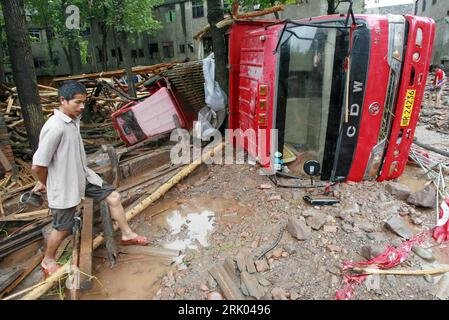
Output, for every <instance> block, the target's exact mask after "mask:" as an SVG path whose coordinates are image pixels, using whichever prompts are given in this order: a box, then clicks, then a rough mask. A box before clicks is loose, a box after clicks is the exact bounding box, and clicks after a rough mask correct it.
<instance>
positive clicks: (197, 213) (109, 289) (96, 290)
mask: <svg viewBox="0 0 449 320" xmlns="http://www.w3.org/2000/svg"><path fill="white" fill-rule="evenodd" d="M251 214H252V212H251V211H250V210H249V209H248V208H246V207H244V206H242V205H240V204H239V203H238V202H237V201H235V200H234V199H225V198H220V197H212V196H202V197H196V198H182V199H171V198H165V199H162V200H161V201H158V202H157V203H156V204H154V205H152V206H150V207H149V208H147V209H146V210H145V212H144V213H142V215H143V217H142V218H143V219H142V220H141V223H140V225H139V226H138V232H139V233H141V234H144V235H147V236H151V237H153V238H155V239H156V240H155V241H154V246H156V247H162V248H167V249H176V250H182V252H183V253H184V252H185V251H186V250H201V249H202V248H206V247H208V246H210V236H211V234H212V233H213V232H214V231H215V230H217V229H218V228H220V227H221V226H222V225H223V224H224V225H226V224H229V223H240V222H241V221H242V220H243V219H244V218H243V217H245V216H248V215H251ZM152 245H153V244H152ZM181 257H182V255H181ZM179 262H181V259H178V261H177V263H174V264H172V265H168V264H167V262H166V261H163V260H161V259H156V258H154V257H150V256H142V255H125V254H120V256H119V259H118V263H117V266H116V267H115V268H112V269H111V268H110V267H109V262H108V261H107V259H105V258H104V257H103V258H100V257H95V258H94V261H93V270H94V276H95V277H96V279H98V281H97V280H93V287H92V289H90V290H89V291H87V292H84V293H82V294H81V297H80V298H81V299H83V300H97V299H101V300H103V299H105V300H108V299H110V300H116V299H142V300H144V299H152V298H153V297H154V296H155V294H156V292H157V291H158V290H159V285H160V281H161V279H162V277H164V275H165V274H166V273H167V272H168V271H169V270H175V269H176V268H177V266H178V263H179Z"/></svg>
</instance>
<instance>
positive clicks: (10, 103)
mask: <svg viewBox="0 0 449 320" xmlns="http://www.w3.org/2000/svg"><path fill="white" fill-rule="evenodd" d="M7 103H8V106H7V107H6V112H5V114H8V113H10V112H11V108H12V104H13V103H14V99H13V97H12V96H9V97H8V100H7Z"/></svg>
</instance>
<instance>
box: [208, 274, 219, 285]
mask: <svg viewBox="0 0 449 320" xmlns="http://www.w3.org/2000/svg"><path fill="white" fill-rule="evenodd" d="M207 285H208V286H209V288H215V287H216V286H217V285H218V284H217V281H215V279H214V278H213V277H212V276H211V275H210V274H209V275H208V277H207Z"/></svg>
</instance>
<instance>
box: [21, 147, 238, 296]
mask: <svg viewBox="0 0 449 320" xmlns="http://www.w3.org/2000/svg"><path fill="white" fill-rule="evenodd" d="M223 147H224V142H222V143H219V144H218V145H217V146H215V148H214V149H213V150H212V151H210V152H207V153H204V154H203V155H202V156H201V158H200V159H197V160H195V161H194V162H193V163H191V164H190V165H188V166H187V167H186V168H184V169H183V170H181V172H180V173H178V174H177V175H176V176H175V177H173V178H172V179H170V181H169V182H168V183H166V184H164V185H162V186H161V187H159V188H158V190H157V191H156V192H154V193H152V194H151V195H150V196H149V197H148V198H146V199H144V200H143V201H142V202H141V203H139V204H138V205H137V206H136V207H134V208H133V209H131V210H130V211H128V212H127V213H126V220H127V221H129V220H131V219H132V218H134V217H135V216H137V215H138V214H139V213H141V212H142V211H143V210H145V209H146V208H147V207H148V206H149V205H150V204H151V203H153V202H154V201H156V200H157V199H159V198H160V197H161V196H163V195H164V194H165V193H166V192H167V191H168V190H170V188H171V187H173V186H174V185H175V184H176V183H178V182H179V181H181V179H183V178H185V177H186V176H188V175H189V174H190V173H191V172H193V170H195V169H196V168H197V167H198V166H199V165H200V164H201V163H202V162H203V161H207V159H209V158H210V157H212V156H213V155H214V154H215V153H216V152H219V151H220V150H221V149H222V148H223ZM103 241H104V237H103V236H102V235H99V236H97V237H96V238H95V239H94V244H93V248H94V250H95V249H96V248H97V247H98V246H100V244H101V243H102V242H103ZM68 268H69V263H66V264H65V265H64V266H62V267H61V268H59V269H58V271H56V272H55V273H54V274H52V275H51V276H50V277H49V278H48V279H47V280H46V281H44V282H42V283H40V284H39V285H36V286H33V288H28V290H27V291H26V292H28V291H29V292H28V294H26V295H25V296H24V297H22V298H21V299H22V300H36V299H38V298H39V297H41V296H42V295H43V294H45V293H46V292H47V291H48V290H49V289H50V288H51V287H52V286H53V285H54V284H55V283H56V282H57V281H58V280H59V279H60V278H61V277H62V276H63V275H64V274H65V273H66V272H67V270H68ZM240 295H241V294H240ZM242 297H243V296H242Z"/></svg>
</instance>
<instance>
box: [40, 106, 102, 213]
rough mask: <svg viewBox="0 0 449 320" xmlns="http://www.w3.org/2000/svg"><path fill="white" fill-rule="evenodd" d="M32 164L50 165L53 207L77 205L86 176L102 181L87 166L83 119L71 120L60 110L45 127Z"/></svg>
mask: <svg viewBox="0 0 449 320" xmlns="http://www.w3.org/2000/svg"><path fill="white" fill-rule="evenodd" d="M33 165H37V166H42V167H48V176H47V197H48V206H49V207H50V208H53V209H67V208H71V207H74V206H76V205H78V204H79V203H80V202H81V199H83V198H84V193H85V189H86V179H87V181H88V182H90V183H92V184H94V185H97V186H99V187H101V186H102V184H103V180H102V179H101V178H100V177H99V176H98V175H97V174H96V173H95V172H94V171H93V170H91V169H89V168H88V167H87V157H86V152H85V151H84V145H83V140H82V138H81V134H80V119H79V118H76V119H72V118H70V117H69V116H67V115H66V114H64V113H63V112H61V111H59V110H57V109H55V111H54V115H53V116H51V117H50V118H49V119H48V120H47V122H46V123H45V124H44V126H43V127H42V130H41V133H40V136H39V147H38V149H37V150H36V153H35V154H34V156H33Z"/></svg>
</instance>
